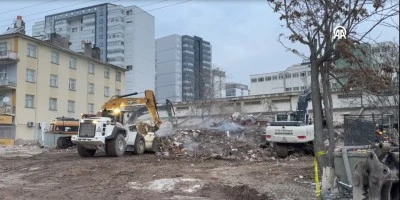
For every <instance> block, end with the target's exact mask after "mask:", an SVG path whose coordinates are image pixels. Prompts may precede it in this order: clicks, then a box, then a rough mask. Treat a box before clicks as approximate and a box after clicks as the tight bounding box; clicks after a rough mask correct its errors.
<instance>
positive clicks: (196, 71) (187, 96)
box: [156, 34, 212, 102]
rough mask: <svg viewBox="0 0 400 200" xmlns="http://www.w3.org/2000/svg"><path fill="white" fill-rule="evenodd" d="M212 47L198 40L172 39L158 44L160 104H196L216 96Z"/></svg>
mask: <svg viewBox="0 0 400 200" xmlns="http://www.w3.org/2000/svg"><path fill="white" fill-rule="evenodd" d="M211 76H212V75H211V44H210V42H207V41H205V40H203V39H202V38H200V37H198V36H194V37H191V36H188V35H184V36H180V35H176V34H174V35H169V36H166V37H162V38H159V39H157V40H156V97H157V99H158V101H164V100H165V99H170V100H171V101H174V102H181V101H194V100H201V99H205V98H207V97H208V96H209V95H210V94H209V93H212V77H211Z"/></svg>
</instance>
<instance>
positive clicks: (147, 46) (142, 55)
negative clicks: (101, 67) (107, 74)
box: [32, 3, 155, 93]
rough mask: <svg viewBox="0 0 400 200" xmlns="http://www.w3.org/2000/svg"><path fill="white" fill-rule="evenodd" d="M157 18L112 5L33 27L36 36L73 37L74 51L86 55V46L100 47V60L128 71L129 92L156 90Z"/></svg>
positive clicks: (59, 16)
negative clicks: (155, 20)
mask: <svg viewBox="0 0 400 200" xmlns="http://www.w3.org/2000/svg"><path fill="white" fill-rule="evenodd" d="M154 26H155V25H154V16H152V15H150V14H149V13H147V12H145V11H144V10H142V9H140V8H139V7H137V6H128V7H124V6H121V5H115V4H110V3H105V4H99V5H94V6H90V7H85V8H81V9H76V10H70V11H66V12H62V13H56V14H52V15H48V16H46V17H45V20H44V21H40V22H36V23H35V24H34V25H33V28H32V30H33V32H32V36H33V37H35V38H38V39H42V40H47V39H49V35H50V33H57V34H60V35H62V36H65V37H67V38H69V41H70V42H71V45H70V49H71V50H73V51H76V52H83V51H84V46H83V43H88V42H90V43H92V44H94V45H95V46H96V47H99V48H100V58H101V60H102V61H106V62H109V63H111V64H113V65H116V66H119V67H120V68H124V69H128V70H129V71H127V72H126V91H124V92H125V93H132V92H141V91H144V90H146V89H151V90H154V88H155V82H154V79H155V44H154V38H155V30H154Z"/></svg>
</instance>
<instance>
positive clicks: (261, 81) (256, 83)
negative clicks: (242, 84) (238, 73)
mask: <svg viewBox="0 0 400 200" xmlns="http://www.w3.org/2000/svg"><path fill="white" fill-rule="evenodd" d="M250 82H251V83H250V89H251V94H252V95H258V94H274V93H284V92H292V91H293V92H296V91H303V90H305V89H307V87H309V86H310V84H311V69H310V65H309V63H301V64H297V65H293V66H290V67H288V68H287V69H286V70H285V71H279V72H271V73H265V74H255V75H250Z"/></svg>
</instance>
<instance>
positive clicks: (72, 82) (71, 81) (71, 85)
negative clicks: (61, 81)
mask: <svg viewBox="0 0 400 200" xmlns="http://www.w3.org/2000/svg"><path fill="white" fill-rule="evenodd" d="M69 90H73V91H75V90H76V79H73V78H70V79H69Z"/></svg>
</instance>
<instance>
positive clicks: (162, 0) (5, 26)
mask: <svg viewBox="0 0 400 200" xmlns="http://www.w3.org/2000/svg"><path fill="white" fill-rule="evenodd" d="M52 1H58V0H52ZM91 1H96V0H89V1H85V2H81V3H77V4H73V5H70V6H64V7H61V8H55V9H51V10H46V11H42V12H37V13H32V14H29V15H25V16H24V17H28V16H33V15H37V14H41V13H46V12H49V11H55V10H60V9H64V8H68V7H72V6H76V5H80V4H85V3H88V2H91ZM118 1H123V0H116V1H112V2H108V3H115V2H118ZM164 1H168V0H161V1H157V2H153V3H148V4H144V5H141V6H138V7H145V6H149V5H154V4H158V3H161V2H164ZM42 4H44V3H42ZM28 7H32V6H27V7H25V8H28ZM21 9H22V8H21ZM41 19H43V17H41V18H35V19H30V20H26V21H24V22H31V21H37V20H41ZM13 20H14V18H13V19H8V20H2V21H0V22H7V21H13ZM7 27H8V25H4V26H0V28H7Z"/></svg>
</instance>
